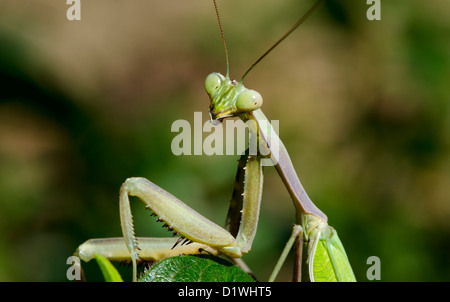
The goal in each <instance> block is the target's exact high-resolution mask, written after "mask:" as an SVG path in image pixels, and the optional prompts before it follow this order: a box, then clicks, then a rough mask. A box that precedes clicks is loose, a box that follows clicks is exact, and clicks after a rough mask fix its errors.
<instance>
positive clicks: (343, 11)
mask: <svg viewBox="0 0 450 302" xmlns="http://www.w3.org/2000/svg"><path fill="white" fill-rule="evenodd" d="M65 2H66V1H63V0H61V1H53V0H34V1H25V0H1V1H0V281H64V280H66V270H67V268H68V267H69V266H68V265H67V264H66V259H67V257H68V256H70V255H71V254H72V253H73V252H74V250H75V249H76V247H77V246H78V245H79V244H81V243H83V242H84V241H85V240H87V239H89V238H98V237H113V236H120V235H121V229H120V222H119V208H118V192H119V188H120V185H121V183H122V182H123V181H124V180H125V179H126V178H127V177H130V176H144V177H147V178H148V179H150V180H152V181H153V182H155V183H156V184H158V185H159V186H161V187H162V188H164V189H166V190H168V191H169V192H171V193H172V194H174V195H175V196H177V197H179V198H180V199H181V200H183V201H185V202H186V203H187V204H188V205H190V206H191V207H193V208H194V209H196V210H197V211H199V212H200V213H202V214H204V215H205V216H206V217H208V218H210V219H211V220H213V221H215V222H217V223H218V224H221V225H222V224H223V222H224V220H225V215H226V211H227V203H228V200H229V198H230V196H231V192H232V185H233V181H234V175H235V169H236V168H235V164H236V159H237V158H238V157H237V156H212V157H210V156H206V155H205V156H179V157H177V156H174V155H173V154H172V152H171V149H170V144H171V141H172V139H173V137H175V135H176V133H171V131H170V129H171V128H170V127H171V124H172V123H173V122H174V121H175V120H177V119H185V120H188V121H190V122H192V121H193V116H194V114H193V112H194V111H202V112H203V117H204V119H205V120H206V119H207V109H208V105H209V99H208V97H207V95H206V93H205V92H204V88H203V82H204V78H205V77H206V75H207V74H208V73H210V72H212V71H220V72H222V73H224V72H225V59H224V53H223V46H222V44H221V39H220V34H219V31H218V26H217V21H216V16H215V12H214V8H213V4H212V3H211V1H205V0H203V1H201V0H189V1H174V0H171V1H141V0H136V1H132V2H130V1H125V0H120V1H108V0H97V1H86V0H81V20H80V21H68V20H67V18H66V11H67V9H68V8H69V5H67V4H66V3H65ZM365 2H366V1H350V0H341V1H338V0H333V1H326V3H325V4H324V5H322V6H321V7H320V9H319V10H317V11H316V12H315V13H314V14H313V15H312V16H311V17H310V18H309V19H308V21H307V22H306V23H305V24H304V25H302V26H301V27H300V28H299V29H298V30H297V31H296V32H295V33H293V34H292V36H290V37H289V38H288V39H287V40H286V41H285V42H284V43H283V44H282V45H281V46H280V47H278V48H277V49H276V50H274V52H273V53H271V54H270V55H269V56H268V57H267V58H266V59H265V60H264V61H263V62H262V63H261V64H260V65H258V66H257V67H256V68H255V69H254V70H253V71H252V72H251V73H250V74H249V75H248V77H247V78H246V86H247V87H250V88H253V89H255V90H258V91H259V92H260V93H261V94H262V95H263V97H264V106H263V110H264V112H265V113H266V115H267V116H268V118H269V119H272V120H279V121H280V136H281V138H282V139H283V141H284V143H285V145H286V147H287V148H288V150H289V152H290V154H291V157H292V160H293V162H294V165H295V166H296V169H297V172H298V174H299V176H300V179H301V180H302V182H303V185H304V186H305V188H306V190H307V192H308V194H309V195H310V196H311V198H312V199H313V201H315V203H316V204H317V205H318V206H319V207H320V208H321V209H322V210H323V211H324V212H325V213H326V214H327V215H328V217H329V223H330V225H332V226H334V227H335V228H336V229H337V231H338V233H339V235H340V238H341V240H342V242H343V244H344V246H345V248H346V251H347V254H348V256H349V258H350V262H351V263H352V265H353V269H354V271H355V274H356V277H357V279H358V280H360V281H367V278H366V271H367V269H368V268H369V265H367V264H366V260H367V258H368V257H369V256H378V257H379V258H380V259H381V280H382V281H450V272H449V270H450V260H449V259H450V257H449V252H450V202H449V201H450V188H449V184H450V157H449V141H450V114H449V113H450V102H449V101H450V97H449V89H448V88H449V83H450V39H449V37H450V19H449V18H448V16H449V15H450V4H449V3H448V2H447V1H441V0H430V1H420V0H409V1H400V0H396V1H395V0H394V1H384V0H382V1H381V7H382V12H381V21H368V20H367V18H366V10H367V9H368V6H367V5H366V4H365ZM312 3H313V1H306V0H304V1H298V0H283V1H268V0H264V1H262V0H251V1H250V0H248V1H237V0H228V1H219V6H220V11H221V16H222V22H223V26H224V30H225V35H226V37H227V42H228V47H229V51H230V60H231V74H232V75H233V76H234V77H235V78H237V79H239V78H240V76H241V75H242V74H243V72H244V71H245V70H246V69H247V68H248V67H249V66H250V64H251V63H252V62H253V61H254V60H255V59H256V58H257V57H258V56H259V55H260V54H262V53H263V52H264V51H265V50H266V49H267V48H268V47H269V46H270V45H271V43H273V42H274V41H276V40H277V39H278V38H279V37H280V36H281V35H282V34H283V33H284V32H285V31H286V30H287V29H288V28H289V27H290V26H291V25H292V24H293V23H295V21H296V20H297V19H298V18H299V16H301V15H302V14H303V13H304V12H305V11H306V10H307V9H308V8H309V7H310V6H311V5H312ZM205 136H206V135H205ZM205 136H204V137H205ZM261 211H262V213H261V218H260V224H259V229H258V233H257V237H256V239H255V242H254V245H253V249H252V251H251V253H249V254H248V255H246V256H245V257H244V260H246V262H247V263H248V264H249V265H250V267H251V268H252V269H253V270H254V272H255V274H256V275H257V276H258V278H259V279H260V280H267V278H268V275H269V274H270V272H271V270H272V268H273V266H274V264H275V262H276V259H277V257H278V256H279V254H280V252H281V249H282V247H283V246H284V244H285V242H286V240H287V238H288V237H289V235H290V232H291V227H292V223H293V222H294V213H293V206H292V202H291V201H290V199H289V195H288V193H287V192H286V190H285V189H284V187H283V184H282V182H281V180H280V179H279V177H278V175H277V173H276V172H275V170H274V169H273V168H266V170H265V186H264V197H263V205H262V210H261ZM133 212H134V216H135V220H136V223H135V226H136V232H137V234H138V235H139V236H165V235H166V234H167V233H166V232H165V231H164V230H163V229H162V228H161V227H160V226H161V225H160V224H156V223H155V222H154V218H153V217H150V215H149V213H148V212H147V211H145V210H144V207H143V206H142V204H141V203H137V202H135V203H134V204H133ZM289 261H291V260H289ZM85 268H86V272H87V274H88V278H89V279H90V280H102V277H101V275H100V273H99V269H98V267H97V266H96V264H95V263H89V264H87V265H86V266H85ZM121 271H122V272H123V274H124V278H125V279H127V278H128V279H130V278H131V271H130V270H128V269H127V268H122V267H121ZM290 273H291V269H290V265H289V263H288V264H287V265H286V266H285V268H284V270H283V273H282V275H281V276H280V277H279V280H281V281H288V280H290Z"/></svg>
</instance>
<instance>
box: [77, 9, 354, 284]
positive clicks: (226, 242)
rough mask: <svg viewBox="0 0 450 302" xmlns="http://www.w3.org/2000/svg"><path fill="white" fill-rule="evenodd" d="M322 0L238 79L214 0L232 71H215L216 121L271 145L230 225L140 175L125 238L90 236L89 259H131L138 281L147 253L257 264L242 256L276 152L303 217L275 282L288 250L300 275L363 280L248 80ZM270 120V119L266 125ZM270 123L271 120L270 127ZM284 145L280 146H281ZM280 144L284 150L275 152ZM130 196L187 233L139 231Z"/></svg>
mask: <svg viewBox="0 0 450 302" xmlns="http://www.w3.org/2000/svg"><path fill="white" fill-rule="evenodd" d="M321 2H322V1H321V0H319V1H317V2H316V3H315V5H314V6H313V7H312V8H311V9H310V10H309V11H308V12H307V13H306V14H305V15H304V16H303V17H302V18H300V20H299V21H298V22H297V23H296V24H295V25H294V26H293V27H292V28H291V29H290V30H289V31H288V32H287V33H286V34H285V35H284V36H283V37H282V38H281V39H279V40H278V41H277V42H276V43H275V44H274V45H273V46H272V47H271V48H270V49H269V50H268V51H266V52H265V53H264V54H263V55H262V56H261V57H260V58H259V59H258V60H257V61H256V62H255V63H254V64H253V65H252V66H251V67H250V68H249V70H248V71H247V72H246V73H245V74H244V76H243V77H242V79H241V80H240V81H239V82H237V81H235V80H231V79H230V77H229V62H228V51H227V46H226V42H225V37H224V34H223V30H222V24H221V21H220V16H219V12H218V8H217V3H216V0H213V3H214V7H215V10H216V14H217V19H218V23H219V28H220V33H221V35H222V41H223V45H224V48H225V54H226V62H227V74H226V75H225V76H223V75H222V74H220V73H215V72H214V73H211V74H209V75H208V76H207V77H206V80H205V89H206V92H207V93H208V95H209V98H210V101H211V103H210V106H209V113H210V118H211V121H215V122H221V121H222V120H223V119H225V118H229V117H239V118H241V119H242V120H243V121H244V122H248V121H250V123H248V125H250V126H249V131H250V134H251V135H254V136H255V137H256V138H257V142H258V144H259V146H260V148H262V149H264V151H265V152H264V154H269V156H267V155H266V156H264V155H263V152H257V153H256V154H249V152H248V151H247V152H246V153H245V154H243V155H242V156H241V157H240V160H239V164H238V170H237V174H236V183H235V186H234V191H233V194H232V199H231V202H230V208H229V211H228V215H227V227H226V228H222V227H220V226H219V225H217V224H215V223H214V222H212V221H210V220H208V219H207V218H205V217H203V216H202V215H201V214H199V213H198V212H196V211H195V210H193V209H191V208H190V207H189V206H187V205H186V204H184V203H183V202H182V201H180V200H179V199H177V198H176V197H175V196H173V195H171V194H170V193H168V192H167V191H165V190H163V189H162V188H160V187H158V186H157V185H155V184H153V183H152V182H150V181H149V180H147V179H145V178H140V177H132V178H128V179H127V180H126V181H125V182H124V183H123V185H122V187H121V189H120V221H121V226H122V231H123V237H118V238H104V239H90V240H88V241H86V242H85V243H83V244H82V245H80V246H79V247H78V249H77V251H76V252H75V255H77V256H79V257H80V258H81V259H82V260H83V261H89V260H91V259H93V258H95V255H96V254H100V255H102V256H104V257H106V258H107V259H109V260H111V261H124V260H128V261H129V260H130V259H131V262H132V267H133V281H137V263H138V262H139V261H141V260H146V261H159V260H162V259H164V258H168V257H171V256H176V255H180V254H199V253H209V254H212V255H226V256H228V257H229V258H230V259H232V260H233V259H234V263H235V264H237V265H238V266H241V267H242V268H243V269H244V270H246V271H249V270H248V268H247V267H246V265H245V263H243V261H241V260H240V258H241V257H242V256H243V255H245V254H246V253H248V252H250V250H251V247H252V243H253V239H254V238H255V233H256V230H257V224H258V218H259V211H260V203H261V198H262V188H263V165H262V160H264V159H267V158H268V157H270V158H271V160H272V161H273V164H274V165H275V167H276V170H277V171H278V174H279V175H280V177H281V178H282V180H283V182H284V184H285V186H286V189H287V190H288V191H289V194H290V196H291V198H292V200H293V203H294V207H295V211H296V215H295V216H296V223H295V225H294V227H293V230H292V235H291V236H290V238H289V240H288V242H287V244H286V246H285V248H284V250H283V251H282V254H281V256H280V258H279V260H278V262H277V264H276V266H275V268H274V270H273V273H272V275H271V276H270V278H269V281H274V280H275V278H276V276H277V274H278V272H279V270H280V268H281V266H282V265H283V263H284V261H285V259H286V257H287V255H288V253H289V252H290V250H291V249H292V248H293V247H295V248H294V250H295V265H294V266H295V267H294V273H293V281H312V282H314V281H356V280H355V276H354V274H353V271H352V268H351V266H350V263H349V260H348V258H347V255H346V253H345V250H344V247H343V245H342V243H341V241H340V239H339V237H338V235H337V232H336V231H335V230H334V229H333V228H332V227H330V226H329V225H328V223H327V216H326V215H325V214H324V213H323V212H322V211H321V210H320V209H319V208H318V207H317V206H316V205H315V204H314V203H313V202H312V201H311V199H310V198H309V197H308V195H307V194H306V192H305V190H304V188H303V186H302V184H301V183H300V181H299V179H298V177H297V174H296V172H295V169H294V167H293V164H292V162H291V160H290V157H289V154H288V152H287V150H286V148H285V146H284V145H283V142H282V141H281V140H280V138H279V137H278V135H277V134H276V133H275V131H274V129H272V128H271V126H270V123H268V120H267V118H266V117H265V115H264V113H263V112H262V110H261V106H262V97H261V95H260V94H259V93H258V92H256V91H254V90H250V89H247V88H246V87H245V86H244V85H243V83H242V81H243V79H244V77H245V76H246V75H247V74H248V72H249V71H250V70H251V69H252V68H253V67H254V66H255V65H256V64H257V63H258V62H259V61H260V60H261V59H262V58H263V57H265V56H266V55H267V54H268V53H269V52H270V51H271V50H272V49H274V48H275V47H276V46H277V45H278V44H279V43H281V41H283V40H284V39H285V38H286V37H287V36H288V35H289V34H290V33H291V32H293V31H294V30H295V29H296V28H297V27H298V26H299V25H300V24H301V23H303V22H304V20H305V19H306V18H307V17H308V16H309V15H310V14H311V13H312V12H313V11H314V10H315V8H316V7H317V6H318V5H319V4H320V3H321ZM263 125H264V126H263ZM267 125H268V126H267ZM275 148H276V150H275ZM275 151H276V152H275ZM129 196H137V197H138V198H139V199H140V200H141V201H143V202H144V204H145V206H146V208H148V209H150V210H151V211H153V213H152V215H154V216H158V217H159V218H158V221H162V222H164V226H165V227H166V228H167V229H168V230H169V231H172V232H174V235H177V234H180V235H181V237H178V238H176V237H172V238H141V237H136V236H135V232H134V226H133V217H132V214H131V209H130V201H129Z"/></svg>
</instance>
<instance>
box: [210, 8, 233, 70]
mask: <svg viewBox="0 0 450 302" xmlns="http://www.w3.org/2000/svg"><path fill="white" fill-rule="evenodd" d="M213 2H214V8H215V10H216V15H217V21H218V22H219V29H220V35H221V36H222V42H223V47H224V48H225V59H226V61H227V77H228V76H229V75H230V61H229V59H228V48H227V42H226V40H225V35H224V34H223V28H222V22H221V21H220V15H219V9H218V8H217V2H216V0H213Z"/></svg>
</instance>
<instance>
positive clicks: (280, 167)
mask: <svg viewBox="0 0 450 302" xmlns="http://www.w3.org/2000/svg"><path fill="white" fill-rule="evenodd" d="M246 118H247V119H253V120H254V121H256V123H257V124H258V129H259V133H258V137H259V139H262V140H263V141H264V142H265V144H267V146H268V147H269V149H270V151H271V154H272V155H275V154H277V155H278V156H275V158H274V159H275V161H274V163H276V166H275V167H276V169H277V171H278V174H279V175H280V177H281V179H282V180H283V182H284V185H285V186H286V188H287V190H288V191H289V194H290V196H291V198H292V201H293V202H294V206H295V209H296V219H297V223H301V222H302V216H303V214H305V213H306V214H311V215H315V216H318V217H320V218H321V219H324V220H325V221H327V216H326V215H325V214H324V213H323V212H322V211H321V210H320V209H319V208H318V207H317V206H316V205H315V204H314V203H313V202H312V201H311V199H310V198H309V196H308V194H306V191H305V189H304V188H303V186H302V184H301V182H300V180H299V179H298V177H297V173H296V172H295V169H294V166H293V164H292V161H291V158H290V157H289V154H288V152H287V150H286V147H285V146H284V144H283V142H282V141H281V139H280V138H279V137H278V134H277V133H276V132H275V130H274V129H273V128H272V126H271V125H270V123H269V122H268V120H267V118H266V116H265V115H264V113H263V112H262V110H261V109H257V110H254V111H252V112H251V113H250V114H247V115H246ZM263 123H264V126H263V125H262V124H263ZM273 146H277V147H278V152H274V150H272V148H274V147H273Z"/></svg>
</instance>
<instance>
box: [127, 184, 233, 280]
mask: <svg viewBox="0 0 450 302" xmlns="http://www.w3.org/2000/svg"><path fill="white" fill-rule="evenodd" d="M128 195H130V196H137V197H139V198H140V199H141V200H142V201H143V202H144V203H145V204H146V208H148V209H150V210H152V211H153V212H154V213H155V214H156V215H157V216H159V217H160V218H159V220H160V221H164V222H165V225H166V226H167V228H169V229H170V230H173V231H175V232H177V233H179V234H181V236H182V237H184V238H186V239H188V240H190V241H193V242H197V243H201V244H204V245H207V246H209V247H211V248H213V249H216V250H218V251H220V252H222V253H224V254H226V255H229V256H231V257H241V256H242V252H241V249H240V248H239V247H238V244H237V242H236V239H235V238H234V237H233V236H232V235H231V234H230V233H229V232H228V231H226V230H225V229H223V228H222V227H220V226H218V225H217V224H215V223H214V222H212V221H210V220H208V219H207V218H205V217H203V216H202V215H200V214H199V213H197V212H196V211H194V210H193V209H191V208H190V207H188V206H187V205H185V204H184V203H183V202H181V201H180V200H179V199H177V198H176V197H175V196H173V195H171V194H170V193H168V192H167V191H165V190H163V189H161V188H160V187H158V186H156V185H155V184H153V183H152V182H150V181H149V180H147V179H145V178H140V177H133V178H128V179H127V180H126V181H125V182H124V183H123V185H122V187H121V189H120V220H121V224H122V231H123V235H124V239H125V245H126V247H127V249H128V250H129V251H130V253H131V259H132V263H133V271H134V277H133V278H134V280H135V279H136V270H137V268H136V262H137V261H138V259H139V255H138V249H139V247H138V244H139V242H137V240H136V237H135V233H134V226H133V217H132V215H131V209H130V201H129V199H128ZM173 245H176V242H175V243H174V244H173ZM139 253H140V252H139Z"/></svg>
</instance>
